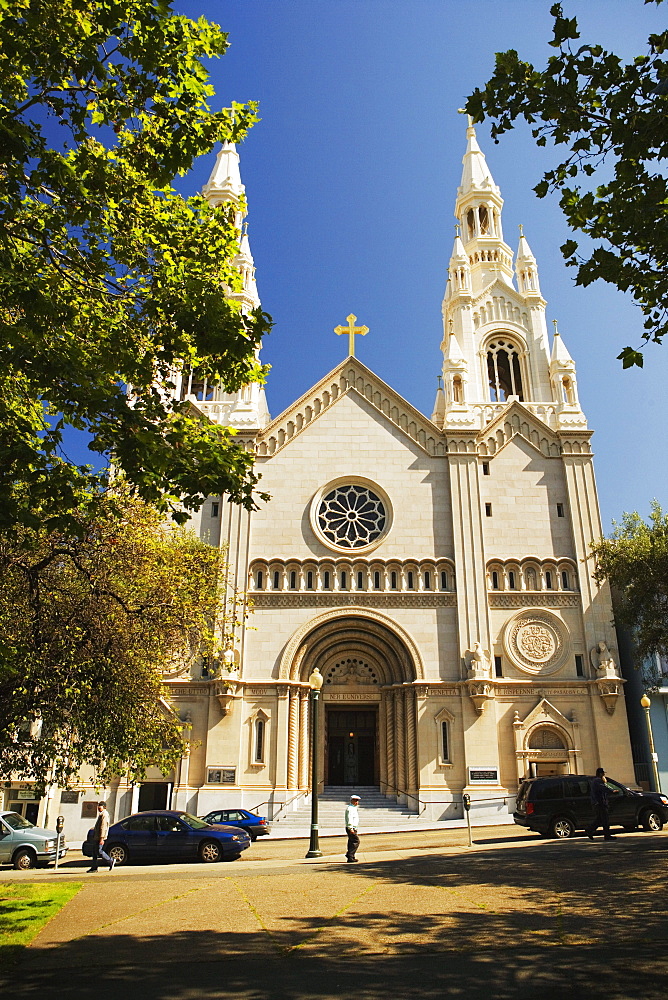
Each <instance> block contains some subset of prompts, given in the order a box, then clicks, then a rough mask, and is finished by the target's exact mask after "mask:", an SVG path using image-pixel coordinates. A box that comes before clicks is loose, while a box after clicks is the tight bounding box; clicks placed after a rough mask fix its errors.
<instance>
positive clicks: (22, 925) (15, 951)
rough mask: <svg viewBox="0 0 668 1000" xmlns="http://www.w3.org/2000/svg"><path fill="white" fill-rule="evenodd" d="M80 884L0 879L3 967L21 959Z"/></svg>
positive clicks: (0, 949)
mask: <svg viewBox="0 0 668 1000" xmlns="http://www.w3.org/2000/svg"><path fill="white" fill-rule="evenodd" d="M80 888H81V883H80V882H68V883H67V884H63V885H51V884H44V885H35V884H32V883H27V882H22V883H17V882H0V969H6V968H7V967H8V966H10V965H13V964H14V963H15V962H17V961H18V959H19V956H20V955H21V952H22V951H23V949H24V948H25V947H26V945H29V944H30V942H31V941H32V940H33V938H34V937H36V936H37V934H38V933H39V932H40V931H41V929H42V927H44V925H45V924H46V923H48V921H49V920H50V919H51V917H54V916H55V915H56V913H58V911H59V910H61V909H62V908H63V906H65V904H66V903H68V902H69V901H70V899H71V898H72V896H74V895H76V893H77V892H78V891H79V889H80Z"/></svg>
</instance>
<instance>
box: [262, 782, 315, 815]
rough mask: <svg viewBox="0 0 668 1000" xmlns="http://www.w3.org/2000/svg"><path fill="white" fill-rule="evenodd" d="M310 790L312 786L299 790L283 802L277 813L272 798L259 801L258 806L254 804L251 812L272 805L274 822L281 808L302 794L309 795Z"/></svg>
mask: <svg viewBox="0 0 668 1000" xmlns="http://www.w3.org/2000/svg"><path fill="white" fill-rule="evenodd" d="M309 792H310V788H305V789H304V788H303V789H302V790H301V792H297V794H296V795H293V796H292V798H291V799H288V800H287V801H286V802H282V803H281V804H280V806H279V807H278V809H277V810H276V812H275V813H274V812H273V805H274V803H273V802H272V801H271V799H265V801H264V802H258V804H257V805H256V806H253V808H252V809H250V810H249V812H257V810H258V809H260V808H261V807H262V806H272V815H271V821H272V823H273V822H274V820H275V819H276V817H277V816H278V814H279V813H280V812H281V810H283V809H285V807H286V806H289V805H290V803H291V802H294V801H295V799H298V798H300V796H302V795H308V794H309Z"/></svg>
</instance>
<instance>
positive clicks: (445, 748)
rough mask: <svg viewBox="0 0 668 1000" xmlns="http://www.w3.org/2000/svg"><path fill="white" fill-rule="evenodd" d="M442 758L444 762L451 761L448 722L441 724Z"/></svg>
mask: <svg viewBox="0 0 668 1000" xmlns="http://www.w3.org/2000/svg"><path fill="white" fill-rule="evenodd" d="M441 757H442V759H443V760H446V761H449V760H450V738H449V733H448V723H447V722H442V723H441Z"/></svg>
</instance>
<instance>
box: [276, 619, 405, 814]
mask: <svg viewBox="0 0 668 1000" xmlns="http://www.w3.org/2000/svg"><path fill="white" fill-rule="evenodd" d="M315 667H318V669H319V670H320V672H321V674H322V676H323V678H324V684H323V688H322V692H321V699H322V709H323V710H322V712H321V724H320V726H319V729H320V732H319V733H318V734H317V737H318V740H319V741H320V747H321V754H320V760H321V761H322V767H321V775H320V781H319V785H320V788H322V787H323V785H324V784H327V785H351V786H352V785H377V786H378V787H379V788H380V790H381V791H382V792H383V793H384V794H386V795H390V796H393V797H395V796H396V797H399V798H400V799H405V798H406V797H407V796H410V795H412V794H415V793H416V792H417V790H418V783H419V781H418V763H417V760H418V757H417V706H416V696H415V682H416V681H417V680H420V679H422V677H423V669H422V663H421V660H420V657H419V653H418V651H417V647H416V646H415V643H414V642H413V640H412V639H411V637H410V636H409V635H408V634H407V633H406V632H405V631H404V630H403V629H401V628H400V627H399V626H398V625H397V624H396V623H395V622H393V621H392V620H391V619H389V618H386V616H384V615H381V614H379V613H377V612H373V611H369V610H367V609H360V608H355V609H344V610H338V611H336V612H329V613H327V614H324V615H321V616H320V617H319V618H317V619H314V620H312V621H311V622H310V623H309V624H308V625H306V626H304V627H302V629H300V630H299V632H298V633H297V634H296V635H295V636H294V637H293V639H292V640H291V642H290V643H289V644H288V647H287V648H286V651H285V654H284V656H283V660H282V663H281V676H282V677H284V678H285V679H286V680H287V681H288V682H289V684H290V687H289V699H290V701H289V712H288V788H307V787H308V784H309V754H310V746H311V736H310V731H309V721H308V694H309V688H308V678H309V675H310V674H311V672H312V671H313V669H314V668H315Z"/></svg>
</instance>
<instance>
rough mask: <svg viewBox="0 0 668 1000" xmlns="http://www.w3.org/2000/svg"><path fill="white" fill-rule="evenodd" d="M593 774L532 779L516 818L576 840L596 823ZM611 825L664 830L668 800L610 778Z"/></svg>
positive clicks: (544, 831)
mask: <svg viewBox="0 0 668 1000" xmlns="http://www.w3.org/2000/svg"><path fill="white" fill-rule="evenodd" d="M593 780H594V779H593V776H591V775H580V774H564V775H553V776H552V777H549V778H528V779H526V780H525V781H523V782H522V784H521V786H520V790H519V792H518V794H517V801H516V805H515V812H514V813H513V818H514V820H515V822H516V823H518V824H519V825H520V826H526V827H528V828H529V829H530V830H534V831H535V832H536V833H540V834H542V835H543V836H547V835H549V836H551V837H559V838H564V837H572V836H573V835H574V833H575V831H576V830H584V829H586V827H588V826H589V825H590V824H591V823H592V822H593V820H594V807H593V805H592V801H591V783H592V781H593ZM607 782H608V802H609V806H610V825H611V826H621V827H623V828H624V829H625V830H635V829H636V827H637V826H642V828H643V829H644V830H661V829H662V827H663V824H664V823H666V822H668V798H667V797H666V796H665V795H660V794H659V793H658V792H635V791H633V789H631V788H627V787H626V785H622V784H620V782H619V781H613V780H612V778H608V779H607Z"/></svg>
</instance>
